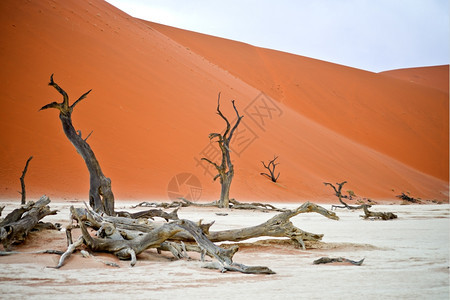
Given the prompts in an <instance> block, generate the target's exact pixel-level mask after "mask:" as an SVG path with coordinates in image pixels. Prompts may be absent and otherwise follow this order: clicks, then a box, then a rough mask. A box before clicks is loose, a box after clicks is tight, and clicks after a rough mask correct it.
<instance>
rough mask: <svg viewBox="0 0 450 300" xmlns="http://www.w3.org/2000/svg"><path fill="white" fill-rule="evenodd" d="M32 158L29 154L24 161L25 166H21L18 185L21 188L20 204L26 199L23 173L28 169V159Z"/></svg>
mask: <svg viewBox="0 0 450 300" xmlns="http://www.w3.org/2000/svg"><path fill="white" fill-rule="evenodd" d="M31 159H33V156H30V157H29V158H28V159H27V162H26V163H25V167H24V168H23V171H22V176H20V186H21V188H22V192H20V194H21V195H22V200H21V202H20V203H21V204H22V205H24V204H25V199H26V192H25V174H26V173H27V170H28V164H29V163H30V160H31Z"/></svg>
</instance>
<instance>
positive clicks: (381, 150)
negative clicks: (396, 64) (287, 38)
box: [0, 0, 449, 202]
mask: <svg viewBox="0 0 450 300" xmlns="http://www.w3.org/2000/svg"><path fill="white" fill-rule="evenodd" d="M0 14H1V18H0V24H1V29H0V30H1V32H0V38H1V39H2V40H1V45H2V46H1V47H0V59H1V63H2V70H1V78H0V80H1V82H2V88H1V89H0V99H1V101H0V126H1V127H0V128H1V129H0V141H1V142H0V145H1V146H0V160H1V162H0V166H1V168H0V196H1V197H3V198H7V197H17V198H19V196H20V195H18V194H17V192H16V191H17V190H19V189H20V184H19V177H20V175H21V171H22V169H23V166H24V164H25V161H26V159H27V158H28V157H29V156H30V155H33V156H34V159H33V160H32V161H31V163H30V167H29V171H28V173H27V176H26V184H27V191H28V194H29V196H30V197H38V196H40V195H41V194H47V195H49V196H50V197H56V198H67V199H74V198H79V199H86V198H87V193H88V181H89V180H88V173H87V170H86V167H85V165H84V163H83V161H82V159H81V157H80V156H79V155H78V154H77V153H76V151H75V150H74V148H73V146H72V145H71V144H70V142H69V141H68V140H67V138H66V137H65V136H64V133H63V132H62V128H61V124H60V121H59V119H58V112H57V111H56V110H48V111H42V112H38V110H39V108H40V107H42V106H43V105H45V104H47V103H49V102H52V101H61V97H60V95H59V94H58V93H57V92H56V91H55V90H54V89H53V88H51V87H49V86H47V83H48V80H49V77H50V74H52V73H54V74H55V81H56V82H57V83H58V84H60V86H61V87H62V88H64V89H65V90H66V91H67V93H68V94H69V97H70V98H71V99H72V100H75V99H77V98H78V97H79V96H80V95H81V94H83V93H84V92H86V91H87V90H89V89H91V88H92V89H93V91H92V92H91V93H90V94H89V96H88V98H87V99H85V100H83V102H82V103H80V104H79V105H78V106H77V107H76V109H75V111H74V113H73V122H74V126H75V128H76V129H80V130H81V131H82V133H83V136H87V134H89V132H90V131H91V130H93V134H92V136H91V137H89V140H88V142H89V144H90V145H91V147H92V148H93V150H94V152H95V153H96V155H97V158H98V159H99V161H100V164H101V166H102V168H103V171H104V173H105V175H106V176H108V177H110V178H111V179H112V184H113V191H114V192H115V196H116V198H117V199H122V200H124V199H144V198H145V199H149V198H155V199H159V200H165V201H166V200H168V196H167V185H168V183H169V181H170V180H171V178H172V177H173V176H175V175H176V174H178V173H182V172H189V173H193V174H195V175H196V176H197V177H198V178H199V179H200V181H201V184H202V187H203V194H202V198H201V199H202V200H214V199H217V198H218V196H219V193H220V187H219V183H218V182H213V181H212V177H211V176H210V175H208V174H206V175H205V174H204V172H203V169H202V167H201V166H198V164H197V162H196V159H200V158H201V152H202V151H203V150H205V149H206V148H207V147H208V146H209V145H210V144H209V140H208V134H209V133H210V132H217V131H220V130H222V129H223V128H224V123H223V120H221V119H220V118H219V117H218V116H217V115H216V114H215V109H216V105H217V94H218V92H219V91H220V92H221V93H222V97H221V99H222V102H221V105H222V108H223V111H224V113H225V114H226V115H227V116H229V117H230V119H232V118H234V115H233V111H232V108H231V103H230V100H231V99H236V104H237V107H238V109H239V110H240V112H241V113H242V114H243V115H244V119H243V124H242V126H241V127H240V128H241V129H242V130H244V129H245V132H244V131H243V132H242V134H241V135H236V137H237V140H235V141H234V143H233V145H234V149H233V154H232V155H233V159H234V162H235V167H236V176H235V179H234V181H233V184H232V190H231V196H232V197H235V198H236V199H238V200H241V201H245V200H258V201H264V202H268V201H303V200H307V199H311V200H314V201H325V202H330V199H331V200H334V199H333V195H332V192H331V189H329V188H327V187H325V186H324V185H323V184H322V182H323V181H329V182H336V181H343V180H347V181H348V182H349V183H348V184H347V185H346V186H345V189H346V190H353V191H355V193H356V194H358V195H361V196H365V197H370V198H373V199H391V198H393V197H394V196H395V195H397V194H399V193H400V192H402V191H405V192H406V191H409V192H411V194H412V195H413V196H416V197H422V198H426V199H438V200H445V201H448V187H449V186H448V163H449V160H448V135H449V131H448V122H449V120H448V112H449V110H448V96H449V94H448V83H447V86H445V85H444V84H442V81H443V79H442V77H443V76H445V74H444V75H443V73H445V72H443V71H442V68H445V67H446V68H447V70H448V66H444V67H442V66H439V67H429V68H426V72H422V71H421V70H422V69H421V68H419V69H411V70H410V72H411V73H409V70H402V74H396V73H394V72H396V71H391V72H386V73H380V74H376V73H371V72H366V71H362V70H357V69H353V68H349V67H345V66H341V65H336V64H332V63H328V62H323V61H318V60H314V59H311V58H306V57H302V56H298V55H292V54H288V53H283V52H278V51H273V50H268V49H262V48H257V47H254V46H251V45H248V44H244V43H239V42H234V41H230V40H226V39H221V38H216V37H212V36H207V35H202V34H197V33H193V32H189V31H185V30H180V29H175V28H170V27H167V26H163V25H158V24H154V23H150V22H145V21H142V20H138V19H135V18H132V17H130V16H129V15H127V14H125V13H123V12H121V11H120V10H118V9H116V8H114V7H113V6H111V5H110V4H108V3H106V2H104V1H101V0H91V1H79V0H64V1H63V0H50V1H25V0H24V1H21V0H20V1H18V0H14V1H13V0H7V1H1V2H0ZM447 73H448V72H447ZM409 74H412V75H409ZM415 74H420V77H421V78H422V79H421V80H420V82H418V81H417V82H416V81H415V82H411V80H403V79H405V78H410V77H408V76H416V75H415ZM392 76H394V77H399V76H400V77H401V78H402V80H400V79H398V78H394V77H392ZM447 78H448V74H447ZM261 92H264V93H265V94H266V95H267V96H269V97H271V98H268V97H263V98H261V97H259V98H258V95H260V94H261ZM264 104H265V105H267V107H266V106H265V105H264ZM255 105H256V106H255ZM267 108H269V109H271V110H267ZM258 112H259V113H260V114H261V115H262V117H260V115H258V114H257V113H258ZM274 154H276V155H278V156H279V162H280V163H281V164H280V165H279V166H278V169H279V171H280V172H281V175H280V180H279V184H273V183H271V182H270V181H268V180H267V179H266V178H264V177H262V176H261V175H259V173H260V172H263V171H264V169H263V168H262V166H261V162H260V161H261V160H268V159H270V158H272V157H273V155H274Z"/></svg>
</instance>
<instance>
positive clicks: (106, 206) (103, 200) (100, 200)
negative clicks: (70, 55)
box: [40, 74, 114, 215]
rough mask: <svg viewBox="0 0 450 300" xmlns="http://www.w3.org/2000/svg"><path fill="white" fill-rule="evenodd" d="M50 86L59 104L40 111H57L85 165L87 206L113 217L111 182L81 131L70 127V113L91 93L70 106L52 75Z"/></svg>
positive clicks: (55, 103) (50, 104) (46, 106)
mask: <svg viewBox="0 0 450 300" xmlns="http://www.w3.org/2000/svg"><path fill="white" fill-rule="evenodd" d="M49 85H50V86H52V87H54V88H55V89H56V90H57V91H58V92H59V93H60V94H61V95H62V96H63V101H62V102H61V103H57V102H52V103H49V104H47V105H45V106H43V107H42V108H41V109H40V110H44V109H47V108H56V109H58V110H59V118H60V120H61V123H62V127H63V130H64V133H65V134H66V136H67V138H68V139H69V140H70V142H71V143H72V145H74V147H75V149H76V150H77V152H78V153H79V154H80V155H81V157H82V158H83V159H84V162H85V163H86V166H87V168H88V171H89V175H90V188H89V205H90V206H91V207H92V208H93V209H94V210H95V211H97V212H105V213H106V214H107V215H114V194H113V192H112V190H111V180H110V179H109V178H107V177H105V175H103V172H102V169H101V168H100V164H99V163H98V161H97V158H96V157H95V155H94V152H93V151H92V149H91V147H90V146H89V144H88V143H87V142H86V140H87V138H88V137H89V136H88V137H86V138H85V139H83V138H82V137H81V131H80V130H78V131H76V130H75V128H74V127H73V125H72V112H73V109H74V108H75V106H76V105H77V104H78V103H80V101H81V100H83V99H84V98H86V96H87V95H88V94H89V93H90V92H91V90H89V91H87V92H86V93H84V94H83V95H81V97H80V98H78V100H77V101H75V102H74V103H73V104H72V105H69V96H68V95H67V93H66V92H65V91H64V90H63V89H62V88H61V87H60V86H59V85H58V84H56V83H55V82H54V81H53V74H52V75H51V76H50V83H49Z"/></svg>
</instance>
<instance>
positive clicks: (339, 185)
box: [323, 181, 363, 210]
mask: <svg viewBox="0 0 450 300" xmlns="http://www.w3.org/2000/svg"><path fill="white" fill-rule="evenodd" d="M346 183H347V181H343V182H341V183H336V185H337V186H338V188H337V189H336V187H335V186H334V185H333V184H331V183H329V182H324V183H323V184H325V186H327V185H329V186H331V187H332V188H333V190H334V193H335V195H336V197H338V199H339V202H340V203H341V204H342V205H343V206H339V205H332V206H331V209H332V210H333V209H336V208H347V209H352V210H353V209H361V208H363V205H359V206H350V205H348V204H347V203H345V202H344V201H342V198H348V196H346V195H342V192H341V191H342V187H343V186H344V184H346Z"/></svg>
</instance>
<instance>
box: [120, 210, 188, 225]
mask: <svg viewBox="0 0 450 300" xmlns="http://www.w3.org/2000/svg"><path fill="white" fill-rule="evenodd" d="M178 209H179V208H176V209H175V210H173V211H172V212H170V213H167V212H165V211H163V210H161V209H149V210H145V211H138V212H135V213H129V212H126V211H118V212H116V214H117V216H118V217H126V218H131V219H141V218H142V219H152V220H154V219H153V218H154V217H160V218H163V219H165V220H166V221H167V222H168V221H169V220H179V218H178V214H177V212H178Z"/></svg>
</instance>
